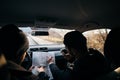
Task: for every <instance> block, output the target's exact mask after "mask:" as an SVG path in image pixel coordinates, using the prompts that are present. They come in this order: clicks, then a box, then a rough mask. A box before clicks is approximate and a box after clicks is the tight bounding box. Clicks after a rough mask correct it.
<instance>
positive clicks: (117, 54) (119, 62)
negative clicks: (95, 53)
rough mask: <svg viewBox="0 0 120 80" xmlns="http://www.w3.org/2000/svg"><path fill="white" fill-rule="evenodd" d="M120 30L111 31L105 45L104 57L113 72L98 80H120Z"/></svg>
mask: <svg viewBox="0 0 120 80" xmlns="http://www.w3.org/2000/svg"><path fill="white" fill-rule="evenodd" d="M119 34H120V28H114V29H111V31H110V32H109V34H108V35H107V38H106V41H105V44H104V55H105V57H106V59H107V61H108V63H109V66H110V68H111V70H110V71H111V72H110V73H108V74H106V75H103V76H102V77H100V78H99V79H98V80H120V50H119V49H120V38H119V37H120V36H119Z"/></svg>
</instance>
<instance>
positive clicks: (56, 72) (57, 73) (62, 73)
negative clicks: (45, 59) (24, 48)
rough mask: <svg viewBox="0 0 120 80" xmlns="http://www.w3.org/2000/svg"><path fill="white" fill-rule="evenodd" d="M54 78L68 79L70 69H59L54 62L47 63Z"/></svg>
mask: <svg viewBox="0 0 120 80" xmlns="http://www.w3.org/2000/svg"><path fill="white" fill-rule="evenodd" d="M49 67H50V70H51V73H52V75H53V78H54V80H70V77H71V70H69V69H67V68H66V70H60V69H59V68H58V67H57V66H56V65H55V64H50V65H49Z"/></svg>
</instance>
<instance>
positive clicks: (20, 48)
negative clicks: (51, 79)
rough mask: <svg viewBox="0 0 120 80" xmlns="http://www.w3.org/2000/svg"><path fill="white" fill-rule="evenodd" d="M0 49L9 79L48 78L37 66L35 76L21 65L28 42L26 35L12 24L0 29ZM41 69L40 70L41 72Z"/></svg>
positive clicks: (31, 79) (44, 79)
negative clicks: (36, 74) (4, 59)
mask: <svg viewBox="0 0 120 80" xmlns="http://www.w3.org/2000/svg"><path fill="white" fill-rule="evenodd" d="M0 37H1V39H0V49H1V52H2V53H3V54H4V56H5V58H6V60H7V65H6V67H7V68H6V69H8V72H9V78H8V79H9V80H48V76H47V75H46V74H45V72H43V69H41V68H38V72H40V73H39V75H38V76H35V75H33V74H32V72H30V71H27V70H26V69H25V68H23V67H22V66H21V63H22V62H23V60H24V58H25V55H26V51H27V49H28V47H29V42H28V39H27V37H26V35H25V34H24V33H23V32H22V31H21V30H20V29H19V28H18V27H17V26H16V25H14V24H8V25H5V26H3V27H2V28H1V29H0ZM41 71H42V72H41Z"/></svg>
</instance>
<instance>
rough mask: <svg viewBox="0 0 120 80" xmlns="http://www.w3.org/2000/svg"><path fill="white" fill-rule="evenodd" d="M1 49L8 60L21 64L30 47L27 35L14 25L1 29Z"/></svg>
mask: <svg viewBox="0 0 120 80" xmlns="http://www.w3.org/2000/svg"><path fill="white" fill-rule="evenodd" d="M0 37H1V38H0V49H1V51H2V53H3V54H4V55H5V58H6V59H7V60H11V61H14V62H15V63H17V64H20V63H21V62H22V61H23V60H24V57H25V54H26V51H27V49H28V47H29V42H28V39H27V37H26V35H25V34H24V33H23V32H22V31H21V30H20V29H19V28H18V27H17V26H16V25H14V24H8V25H5V26H3V27H2V28H1V29H0Z"/></svg>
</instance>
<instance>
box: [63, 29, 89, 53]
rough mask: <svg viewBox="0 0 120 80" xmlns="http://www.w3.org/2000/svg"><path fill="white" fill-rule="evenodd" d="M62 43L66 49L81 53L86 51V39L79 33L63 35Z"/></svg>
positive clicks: (72, 32)
mask: <svg viewBox="0 0 120 80" xmlns="http://www.w3.org/2000/svg"><path fill="white" fill-rule="evenodd" d="M63 43H64V44H65V46H67V47H68V48H74V49H76V50H78V51H81V52H86V51H87V45H86V38H85V37H84V36H83V34H82V33H80V32H79V31H71V32H68V33H67V34H65V36H64V41H63Z"/></svg>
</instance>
